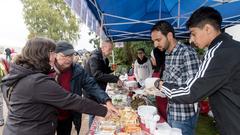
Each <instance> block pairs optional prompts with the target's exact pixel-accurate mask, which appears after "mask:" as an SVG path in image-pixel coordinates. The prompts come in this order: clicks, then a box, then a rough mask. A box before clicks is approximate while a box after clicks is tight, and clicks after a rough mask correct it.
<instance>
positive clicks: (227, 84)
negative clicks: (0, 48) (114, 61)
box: [162, 33, 240, 135]
mask: <svg viewBox="0 0 240 135" xmlns="http://www.w3.org/2000/svg"><path fill="white" fill-rule="evenodd" d="M162 88H163V92H164V93H165V94H166V95H167V96H168V97H169V98H171V100H173V101H174V102H176V103H194V102H197V101H200V100H202V99H204V98H206V97H209V102H210V105H211V108H212V111H213V114H214V116H215V119H216V121H217V124H218V127H219V130H220V134H221V135H236V134H238V133H240V127H239V125H240V42H237V41H235V40H233V39H232V37H231V36H230V35H228V34H226V33H222V34H220V35H219V36H217V37H216V38H215V39H214V40H213V41H212V43H211V44H210V46H209V48H208V51H207V53H206V54H205V56H204V60H203V62H202V65H201V66H200V68H199V71H198V73H197V74H196V76H195V77H194V78H192V79H191V80H189V81H188V82H186V84H185V85H183V86H181V87H179V86H177V85H175V84H169V83H164V84H163V87H162Z"/></svg>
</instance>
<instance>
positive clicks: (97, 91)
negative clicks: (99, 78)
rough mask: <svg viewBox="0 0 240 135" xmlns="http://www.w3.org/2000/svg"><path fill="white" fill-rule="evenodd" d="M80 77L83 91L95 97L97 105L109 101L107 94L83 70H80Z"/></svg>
mask: <svg viewBox="0 0 240 135" xmlns="http://www.w3.org/2000/svg"><path fill="white" fill-rule="evenodd" d="M80 77H81V79H80V80H82V82H81V84H82V86H83V89H84V91H85V92H86V93H87V94H88V95H90V96H93V97H95V98H96V99H97V100H98V102H99V103H106V102H107V101H108V100H111V98H110V97H109V96H108V95H107V93H106V92H105V91H104V90H102V89H101V88H100V87H99V86H98V84H97V83H96V81H95V80H94V78H93V77H90V75H89V74H88V73H87V72H85V70H82V73H81V75H80ZM81 84H80V85H81Z"/></svg>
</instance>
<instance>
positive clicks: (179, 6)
mask: <svg viewBox="0 0 240 135" xmlns="http://www.w3.org/2000/svg"><path fill="white" fill-rule="evenodd" d="M180 8H181V5H180V0H178V22H177V27H179V26H180V16H181V11H180Z"/></svg>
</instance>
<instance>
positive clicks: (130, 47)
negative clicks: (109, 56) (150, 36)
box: [113, 41, 153, 67]
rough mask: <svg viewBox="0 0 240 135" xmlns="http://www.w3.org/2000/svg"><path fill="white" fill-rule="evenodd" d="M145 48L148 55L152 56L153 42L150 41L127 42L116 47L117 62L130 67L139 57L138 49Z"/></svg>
mask: <svg viewBox="0 0 240 135" xmlns="http://www.w3.org/2000/svg"><path fill="white" fill-rule="evenodd" d="M139 48H144V50H145V53H146V56H147V57H148V58H150V53H151V51H152V49H153V44H152V42H150V41H132V42H125V43H124V46H123V48H114V49H113V50H114V55H115V63H116V64H118V65H122V66H124V67H126V66H127V67H130V66H131V64H132V63H133V62H134V61H135V60H136V58H137V49H139Z"/></svg>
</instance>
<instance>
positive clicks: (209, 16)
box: [186, 7, 222, 30]
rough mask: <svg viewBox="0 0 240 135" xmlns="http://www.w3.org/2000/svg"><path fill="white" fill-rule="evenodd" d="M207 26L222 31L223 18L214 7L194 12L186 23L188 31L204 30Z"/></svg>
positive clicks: (202, 8)
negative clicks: (197, 28) (194, 29)
mask: <svg viewBox="0 0 240 135" xmlns="http://www.w3.org/2000/svg"><path fill="white" fill-rule="evenodd" d="M205 24H210V25H212V26H213V27H214V28H215V29H216V30H220V29H221V24H222V16H221V14H220V13H219V12H218V11H217V10H215V9H214V8H212V7H201V8H199V9H197V10H196V11H194V13H193V14H192V15H191V17H190V18H189V20H188V21H187V23H186V26H187V29H189V28H192V27H199V28H202V27H203V26H204V25H205Z"/></svg>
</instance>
